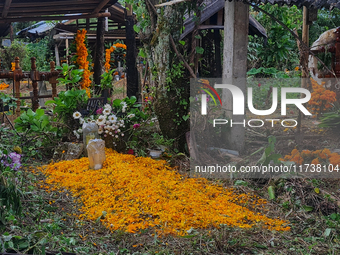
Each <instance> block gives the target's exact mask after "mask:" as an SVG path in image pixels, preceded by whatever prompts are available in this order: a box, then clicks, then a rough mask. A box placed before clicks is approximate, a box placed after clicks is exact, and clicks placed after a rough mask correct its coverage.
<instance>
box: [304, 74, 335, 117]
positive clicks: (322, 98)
mask: <svg viewBox="0 0 340 255" xmlns="http://www.w3.org/2000/svg"><path fill="white" fill-rule="evenodd" d="M311 82H312V87H313V92H312V96H311V99H310V100H309V102H308V104H309V107H308V109H309V110H310V111H311V112H312V113H313V114H315V117H320V115H321V114H322V113H324V112H326V111H327V110H328V109H330V108H332V107H333V104H332V103H334V102H335V101H336V93H335V92H333V91H330V90H328V89H326V88H325V87H324V83H322V84H321V85H320V84H318V83H317V82H316V81H315V80H313V79H311Z"/></svg>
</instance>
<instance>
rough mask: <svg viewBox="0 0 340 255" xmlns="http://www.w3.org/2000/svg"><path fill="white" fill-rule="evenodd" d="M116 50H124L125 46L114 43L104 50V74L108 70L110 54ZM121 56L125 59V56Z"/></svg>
mask: <svg viewBox="0 0 340 255" xmlns="http://www.w3.org/2000/svg"><path fill="white" fill-rule="evenodd" d="M117 48H123V49H124V50H126V45H125V44H122V43H116V44H113V45H112V46H111V48H109V49H106V51H105V64H104V67H105V72H108V71H109V70H110V67H111V66H110V60H111V53H112V52H114V51H115V50H116V49H117ZM123 56H124V57H125V54H123Z"/></svg>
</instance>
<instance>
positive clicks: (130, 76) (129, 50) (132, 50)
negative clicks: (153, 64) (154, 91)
mask: <svg viewBox="0 0 340 255" xmlns="http://www.w3.org/2000/svg"><path fill="white" fill-rule="evenodd" d="M126 7H127V9H128V10H126V12H125V22H126V23H125V24H126V26H125V32H126V82H127V85H126V86H127V96H128V97H131V96H136V97H137V98H138V96H139V95H138V92H139V91H138V71H137V66H136V56H137V50H136V35H135V30H134V29H133V25H134V24H135V19H134V17H133V13H132V5H130V4H127V5H126Z"/></svg>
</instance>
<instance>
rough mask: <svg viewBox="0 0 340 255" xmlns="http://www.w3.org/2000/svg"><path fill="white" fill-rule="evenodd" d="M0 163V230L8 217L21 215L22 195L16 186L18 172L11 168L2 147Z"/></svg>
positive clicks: (7, 155)
mask: <svg viewBox="0 0 340 255" xmlns="http://www.w3.org/2000/svg"><path fill="white" fill-rule="evenodd" d="M19 160H20V158H19ZM0 161H1V164H0V229H2V228H4V226H5V224H6V221H7V217H8V216H10V215H15V216H20V215H21V211H22V206H21V198H22V193H21V191H20V189H19V187H18V185H17V184H18V183H19V182H20V180H19V179H18V177H19V178H20V172H18V171H17V169H16V170H15V168H14V167H13V166H12V164H11V163H12V160H11V158H10V157H9V152H8V150H7V149H2V146H0ZM4 162H7V163H8V164H7V165H6V164H5V163H4Z"/></svg>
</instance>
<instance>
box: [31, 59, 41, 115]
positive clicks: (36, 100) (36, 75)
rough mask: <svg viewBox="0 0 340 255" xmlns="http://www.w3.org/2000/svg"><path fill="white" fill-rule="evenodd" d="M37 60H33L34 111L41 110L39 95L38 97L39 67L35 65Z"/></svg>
mask: <svg viewBox="0 0 340 255" xmlns="http://www.w3.org/2000/svg"><path fill="white" fill-rule="evenodd" d="M35 61H36V58H35V57H32V58H31V80H32V87H33V100H32V110H33V111H36V110H37V109H38V108H39V97H38V96H39V95H38V82H37V81H38V80H39V72H38V71H37V66H36V64H35Z"/></svg>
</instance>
